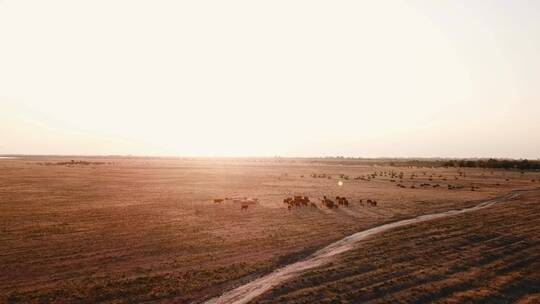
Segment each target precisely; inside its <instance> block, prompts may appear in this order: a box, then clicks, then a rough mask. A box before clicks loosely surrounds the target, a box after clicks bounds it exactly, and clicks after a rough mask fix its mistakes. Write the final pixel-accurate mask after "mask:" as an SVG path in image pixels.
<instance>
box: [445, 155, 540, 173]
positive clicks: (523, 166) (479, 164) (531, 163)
mask: <svg viewBox="0 0 540 304" xmlns="http://www.w3.org/2000/svg"><path fill="white" fill-rule="evenodd" d="M443 166H445V167H465V168H493V169H519V170H540V161H539V160H528V159H522V160H511V159H494V158H490V159H475V160H467V159H459V160H448V161H444V162H443Z"/></svg>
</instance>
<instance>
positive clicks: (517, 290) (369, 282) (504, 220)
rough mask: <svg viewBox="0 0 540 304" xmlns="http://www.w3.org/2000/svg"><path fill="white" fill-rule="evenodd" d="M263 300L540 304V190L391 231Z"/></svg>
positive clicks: (282, 287)
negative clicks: (476, 209)
mask: <svg viewBox="0 0 540 304" xmlns="http://www.w3.org/2000/svg"><path fill="white" fill-rule="evenodd" d="M255 302H256V303H314V302H318V303H539V302H540V191H535V192H528V193H526V194H525V195H524V196H522V197H520V198H518V199H516V200H512V201H509V202H507V203H504V204H499V205H495V206H493V207H490V208H487V209H483V210H478V211H476V212H472V213H467V214H461V215H456V216H453V217H450V218H447V219H445V220H443V221H430V222H424V223H419V224H414V225H411V226H407V227H402V228H398V229H395V230H392V231H388V232H385V233H383V234H382V235H379V236H377V237H374V238H371V239H369V240H365V241H363V242H362V243H361V244H360V246H359V247H358V248H357V249H354V250H352V251H349V252H346V253H344V254H342V255H341V256H340V257H339V259H337V260H336V261H335V262H334V263H332V264H329V265H327V266H323V267H319V268H317V269H314V270H312V271H309V272H307V273H306V274H304V275H303V276H302V277H300V278H298V279H294V280H290V281H288V282H286V283H284V284H282V285H281V286H278V287H277V288H275V289H273V290H272V291H271V292H268V293H266V294H264V295H263V296H261V297H259V299H258V300H257V301H255Z"/></svg>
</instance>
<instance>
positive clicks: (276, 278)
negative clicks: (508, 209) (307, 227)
mask: <svg viewBox="0 0 540 304" xmlns="http://www.w3.org/2000/svg"><path fill="white" fill-rule="evenodd" d="M519 192H520V191H513V192H510V193H509V194H507V195H505V196H502V197H499V198H496V199H492V200H488V201H485V202H482V203H480V204H478V205H476V206H473V207H469V208H464V209H458V210H450V211H445V212H440V213H433V214H426V215H420V216H417V217H414V218H410V219H406V220H401V221H397V222H393V223H388V224H384V225H381V226H377V227H374V228H371V229H367V230H364V231H360V232H357V233H355V234H352V235H350V236H348V237H345V238H343V239H341V240H339V241H337V242H334V243H332V244H330V245H328V246H326V247H324V248H322V249H321V250H319V251H317V252H315V253H314V254H312V255H311V256H309V257H307V258H306V259H304V260H301V261H298V262H295V263H293V264H290V265H287V266H284V267H282V268H278V269H276V270H274V271H273V272H271V273H269V274H267V275H264V276H262V277H260V278H257V279H255V280H253V281H251V282H249V283H246V284H244V285H241V286H239V287H237V288H235V289H233V290H230V291H228V292H225V293H224V294H222V295H221V296H219V297H215V298H212V299H210V300H208V301H206V302H205V303H206V304H232V303H234V304H242V303H248V302H249V301H251V300H253V299H255V298H256V297H258V296H260V295H261V294H263V293H265V292H266V291H269V290H271V289H272V288H273V287H275V286H277V285H279V284H281V283H283V282H285V281H287V280H289V279H292V278H294V277H297V276H299V275H300V274H302V273H304V272H305V271H306V270H309V269H312V268H315V267H319V266H322V265H325V264H327V263H329V262H331V261H332V260H334V258H335V257H336V256H337V255H338V254H340V253H343V252H346V251H348V250H351V249H353V248H355V246H356V245H357V243H358V242H360V241H362V240H365V239H367V238H369V237H371V236H374V235H376V234H379V233H382V232H385V231H388V230H391V229H394V228H398V227H402V226H407V225H411V224H415V223H421V222H425V221H430V220H435V219H440V218H445V217H449V216H453V215H456V214H462V213H467V212H473V211H476V210H480V209H484V208H488V207H490V206H492V205H494V204H497V203H500V202H503V201H506V200H510V199H514V198H517V197H518V196H519V195H520V194H519Z"/></svg>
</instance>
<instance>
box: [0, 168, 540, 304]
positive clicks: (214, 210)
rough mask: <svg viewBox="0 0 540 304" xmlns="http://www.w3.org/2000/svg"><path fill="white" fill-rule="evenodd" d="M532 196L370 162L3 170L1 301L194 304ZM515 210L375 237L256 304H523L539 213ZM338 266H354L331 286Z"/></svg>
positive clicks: (489, 175) (490, 178)
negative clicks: (343, 202)
mask: <svg viewBox="0 0 540 304" xmlns="http://www.w3.org/2000/svg"><path fill="white" fill-rule="evenodd" d="M71 159H74V160H75V162H73V163H72V162H71ZM390 172H394V173H395V174H396V175H399V174H400V173H403V174H402V178H399V177H395V176H394V177H392V176H390ZM312 174H316V175H317V176H319V175H322V174H325V177H324V178H319V177H316V178H315V177H312V176H311V175H312ZM373 175H375V177H373ZM328 176H329V177H330V178H329V177H328ZM358 177H361V178H362V179H355V178H358ZM392 180H393V181H392ZM339 181H341V182H342V185H341V186H340V185H338V182H339ZM397 184H401V185H403V187H398V186H397ZM422 184H424V186H422ZM425 184H430V185H429V186H426V185H425ZM436 184H438V185H439V187H433V185H436ZM413 186H414V187H413ZM538 187H540V174H539V173H537V172H525V173H523V174H522V173H521V172H519V171H511V170H488V169H456V168H431V167H430V168H427V167H423V168H422V167H397V166H396V167H393V166H382V165H377V164H376V163H375V162H358V163H352V164H345V165H344V164H341V163H339V162H334V161H330V160H328V161H324V160H323V161H321V160H317V161H315V160H309V159H173V158H170V159H168V158H81V157H77V158H75V157H74V158H54V157H26V158H18V159H2V160H0V248H1V251H0V302H8V303H46V302H60V303H94V302H103V303H122V302H154V301H156V302H175V303H187V302H199V301H203V300H205V299H208V298H211V297H213V296H216V295H219V294H220V293H222V292H223V291H225V290H228V289H230V288H232V287H233V286H236V285H238V284H241V283H242V282H247V281H249V280H251V279H252V278H254V277H256V276H259V275H261V274H264V273H267V272H269V271H271V270H273V269H275V268H276V267H279V266H280V265H284V264H287V263H290V262H292V261H296V260H298V259H301V258H303V257H305V256H307V255H309V254H310V253H312V252H314V251H315V250H317V249H319V248H321V247H323V246H325V245H327V244H328V243H331V242H333V241H336V240H338V239H340V238H342V237H344V236H347V235H350V234H352V233H354V232H357V231H360V230H363V229H367V228H370V227H374V226H377V225H380V224H382V223H387V222H391V221H396V220H399V219H404V218H408V217H412V216H415V215H419V214H426V213H433V212H438V211H444V210H449V209H455V208H462V207H466V206H472V205H474V204H476V203H478V202H479V201H482V200H486V199H489V198H493V197H498V196H501V195H503V194H506V193H508V192H510V191H512V190H515V189H535V188H538ZM473 190H474V191H473ZM294 195H303V196H309V197H310V198H311V200H312V201H314V202H316V208H314V207H298V208H293V209H292V210H288V209H287V206H286V205H285V204H284V203H283V199H284V198H286V197H288V196H294ZM323 195H326V196H328V197H331V198H333V197H335V196H338V195H339V196H345V197H347V198H348V199H349V201H350V202H351V203H350V206H349V207H343V206H342V207H340V208H338V209H328V208H326V207H323V206H322V205H321V203H320V201H319V200H318V198H321V197H322V196H323ZM225 197H228V198H234V197H252V198H258V199H259V202H258V203H256V204H254V205H250V206H249V208H248V209H247V210H241V208H240V205H239V204H237V203H235V202H233V201H232V200H226V201H224V202H222V203H214V202H213V199H215V198H225ZM360 199H363V200H364V201H365V200H367V199H372V200H376V201H377V206H376V207H367V206H362V205H360V203H359V200H360ZM520 202H521V203H518V202H516V203H515V204H512V205H509V206H506V205H505V206H500V207H499V206H497V208H493V209H486V210H483V211H481V213H480V212H479V213H478V215H476V214H475V215H463V216H459V217H456V219H452V221H451V222H450V221H449V222H448V223H447V222H446V221H445V222H442V223H440V224H438V223H437V224H436V223H434V224H432V223H424V224H421V225H418V226H414V227H410V228H403V229H399V230H397V231H395V232H388V233H385V234H384V237H381V238H374V239H373V240H369V241H366V244H365V245H363V246H362V248H370V249H369V250H364V249H361V250H359V251H354V252H349V253H347V254H345V255H344V256H343V258H342V259H340V260H339V262H336V263H335V264H334V265H332V266H329V267H328V268H322V269H319V270H317V271H315V272H313V273H308V274H307V275H306V277H305V278H302V280H304V281H302V280H301V281H295V282H293V283H290V284H287V286H284V287H282V288H280V289H278V290H276V291H275V292H276V294H274V293H270V294H267V295H265V296H264V297H263V298H261V299H260V301H261V302H265V301H267V300H268V301H270V300H272V298H273V299H274V300H276V299H280V297H284V298H285V299H289V300H291V301H297V300H298V301H307V302H310V301H308V300H305V299H310V298H309V296H310V295H313V292H319V291H320V292H324V293H328V294H329V298H331V299H334V300H338V301H339V300H340V299H341V300H346V299H347V296H350V295H353V296H354V295H358V296H359V297H361V298H362V299H365V300H369V299H376V298H380V297H381V296H382V295H383V294H385V295H386V294H387V297H390V298H382V299H386V300H390V299H392V301H393V300H396V301H399V300H403V301H406V300H408V299H416V300H418V301H422V300H423V301H430V300H434V299H447V298H448V299H452V300H456V301H458V302H459V299H462V298H467V297H478V298H479V299H482V297H483V298H488V297H494V298H493V299H499V298H498V297H502V299H506V298H504V297H508V298H511V299H514V298H520V299H521V298H522V297H523V294H522V293H520V290H523V288H525V287H523V286H529V285H530V284H533V283H535V282H536V286H538V280H537V279H538V277H535V276H534V275H533V272H532V270H534V269H535V268H534V267H536V269H538V255H537V254H536V255H535V254H534V253H535V252H536V253H537V252H538V247H535V244H536V243H537V242H538V235H539V233H538V230H535V229H537V228H536V226H538V221H537V220H536V219H537V218H538V212H539V209H538V204H536V202H538V197H537V196H536V197H533V196H531V197H529V196H527V197H524V198H523V201H520ZM535 220H536V221H535ZM435 241H437V242H435ZM535 242H536V243H535ZM535 249H536V251H535ZM523 257H527V258H526V259H523ZM462 258H463V259H464V264H462V263H461V262H460V261H461V259H462ZM349 262H350V263H352V264H351V265H353V266H354V267H350V268H351V269H350V271H351V272H348V271H349V269H347V271H345V272H344V269H343V268H344V265H345V264H346V263H349ZM526 262H527V263H526ZM344 263H345V264H344ZM527 265H528V266H527ZM347 268H349V267H347ZM353 272H354V273H353ZM326 273H328V274H330V273H331V274H332V275H333V276H334V275H335V278H334V279H331V278H333V277H331V276H329V275H328V276H327V275H326ZM351 273H353V274H351ZM484 273H485V274H486V275H485V276H481V277H480V275H481V274H484ZM323 274H324V276H325V278H324V279H320V277H318V276H319V275H323ZM499 274H500V275H499ZM357 276H358V277H357ZM347 278H353V279H352V280H353V281H354V282H355V284H353V283H351V282H349V281H346V280H347ZM479 278H482V279H485V280H486V281H485V282H493V284H497V285H496V286H495V285H494V286H491V285H490V284H491V283H489V284H488V283H485V282H484V281H478V280H479ZM402 279H403V280H402ZM340 280H345V283H343V282H341V281H340ZM398 280H399V282H398ZM490 280H491V281H490ZM535 280H536V281H535ZM430 281H433V282H432V283H429V282H430ZM299 282H300V283H299ZM332 282H335V283H336V285H332ZM484 283H485V284H484ZM400 284H401V285H400ZM486 284H487V285H486ZM512 284H515V288H514V287H512V286H514V285H512ZM527 284H529V285H527ZM488 285H490V286H488ZM477 286H478V287H479V288H478V289H476V290H475V291H472V289H471V288H472V287H477ZM486 286H487V287H486ZM311 288H316V289H311ZM339 288H342V289H339ZM415 288H416V289H415ZM505 288H507V289H508V290H507V289H505ZM513 288H514V289H513ZM520 288H521V289H520ZM364 291H365V292H364ZM505 291H508V292H507V293H505ZM341 293H343V297H341V295H340V294H341ZM423 293H428V294H432V295H430V296H424V298H422V294H423ZM274 295H275V297H274ZM426 297H427V298H426ZM430 297H432V298H430ZM531 297H534V295H531ZM488 299H489V298H488ZM523 300H524V301H526V299H523ZM531 301H532V300H531ZM311 302H312V300H311Z"/></svg>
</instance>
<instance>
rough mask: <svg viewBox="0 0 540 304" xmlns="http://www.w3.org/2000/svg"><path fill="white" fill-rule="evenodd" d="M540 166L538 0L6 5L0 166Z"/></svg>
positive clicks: (1, 10)
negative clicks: (278, 162)
mask: <svg viewBox="0 0 540 304" xmlns="http://www.w3.org/2000/svg"><path fill="white" fill-rule="evenodd" d="M7 153H25V154H51V153H54V154H141V155H148V154H154V155H156V154H157V155H189V156H192V155H195V156H255V155H259V156H273V155H281V156H325V155H344V156H366V157H372V156H407V157H414V156H424V157H429V156H447V157H448V156H450V157H472V156H495V157H514V158H540V1H510V0H508V1H468V0H463V1H428V0H426V1H378V0H377V1H375V0H373V1H314V0H306V1H295V0H286V1H276V0H273V1H254V0H249V1H201V0H197V1H132V0H130V1H127V0H126V1H111V0H107V1H95V0H93V1H73V0H69V1H43V0H40V1H24V0H21V1H9V0H3V1H1V0H0V154H7Z"/></svg>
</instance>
